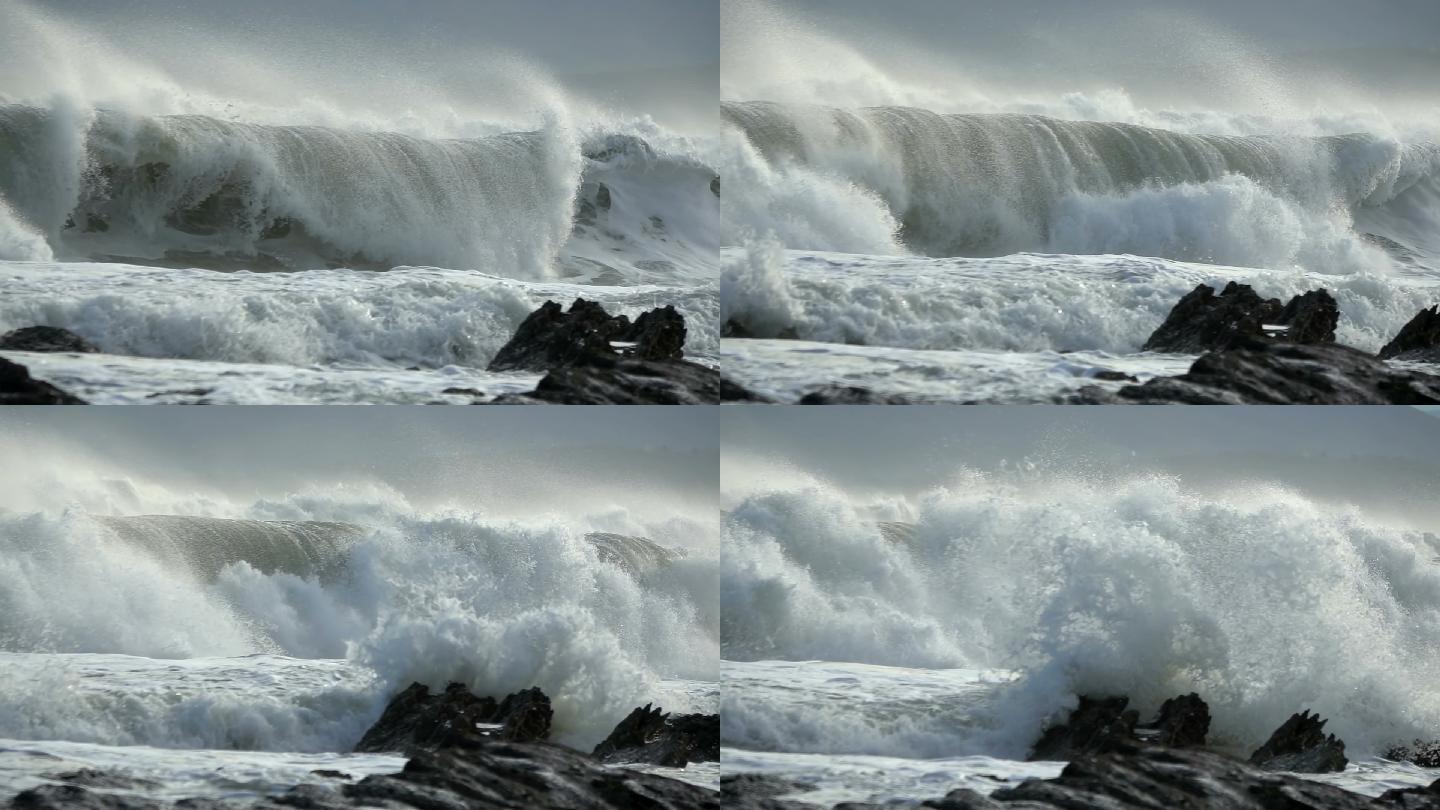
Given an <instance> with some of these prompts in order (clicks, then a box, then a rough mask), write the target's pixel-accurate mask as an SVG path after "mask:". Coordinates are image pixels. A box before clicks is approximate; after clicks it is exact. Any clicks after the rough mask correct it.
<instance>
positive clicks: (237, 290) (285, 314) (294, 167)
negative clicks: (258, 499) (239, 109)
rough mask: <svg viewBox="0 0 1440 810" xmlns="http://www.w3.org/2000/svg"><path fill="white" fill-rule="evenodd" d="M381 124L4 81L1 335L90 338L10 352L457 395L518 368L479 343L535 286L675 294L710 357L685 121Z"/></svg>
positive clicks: (193, 379)
mask: <svg viewBox="0 0 1440 810" xmlns="http://www.w3.org/2000/svg"><path fill="white" fill-rule="evenodd" d="M559 103H560V102H556V104H559ZM292 117H294V118H295V120H301V121H303V120H304V117H303V116H298V115H297V116H292ZM562 119H563V120H562ZM388 123H389V122H374V121H371V122H367V121H363V120H362V121H356V122H347V123H346V125H345V126H340V125H336V124H332V125H328V126H316V125H309V124H295V123H273V122H271V121H269V120H266V121H264V122H258V121H247V120H242V119H237V118H236V117H234V116H231V117H228V118H222V117H217V116H214V115H204V114H194V113H190V114H144V113H138V112H130V111H125V110H122V109H114V108H109V107H106V106H103V105H95V106H83V107H77V106H76V105H75V104H74V103H70V102H61V101H55V102H50V103H41V104H37V103H30V102H21V101H17V100H9V99H7V98H6V97H5V96H4V90H3V88H0V285H3V289H4V291H5V295H4V296H3V298H0V331H8V330H10V329H14V328H18V327H22V326H30V325H35V324H43V325H49V326H59V327H64V328H66V329H69V330H71V331H73V332H75V333H77V334H79V335H81V336H82V337H84V338H86V339H87V340H89V341H91V342H92V343H93V344H95V345H96V346H97V347H99V348H100V350H101V353H100V354H92V355H53V356H48V357H29V356H25V357H17V358H16V359H17V360H18V361H19V362H21V363H24V364H26V365H29V366H31V368H32V371H34V372H35V373H36V376H38V377H40V378H41V379H46V380H48V381H50V382H53V383H56V384H59V385H60V386H61V387H62V388H66V389H67V390H70V391H72V392H73V393H75V394H77V395H79V396H81V397H82V398H85V399H87V400H89V401H91V402H97V403H136V402H194V401H202V400H203V401H205V402H215V403H244V404H251V403H253V404H264V403H270V404H277V403H344V402H356V401H365V402H387V403H423V402H444V401H456V402H461V401H469V399H471V398H473V396H474V395H468V396H459V397H457V396H455V395H449V394H445V393H443V392H444V391H445V390H446V389H466V390H470V391H476V392H479V393H480V394H483V395H487V396H488V395H494V394H499V393H504V392H508V391H516V390H528V389H529V388H530V387H533V384H534V382H535V379H536V378H537V377H538V375H525V374H519V375H517V374H491V373H487V372H486V371H485V370H484V369H485V365H486V364H487V363H488V362H489V360H490V358H491V357H492V356H493V355H494V354H495V352H496V351H497V350H498V349H499V348H500V347H501V346H502V345H504V343H505V342H506V341H507V340H508V339H509V338H510V336H511V335H512V334H513V332H514V329H515V327H516V326H518V325H519V323H520V322H521V321H522V320H523V319H524V318H525V316H526V315H528V314H529V313H530V312H531V311H533V310H534V309H535V308H536V307H538V305H539V304H540V303H542V302H544V301H545V300H547V299H553V300H558V301H561V302H563V303H565V304H567V305H568V303H569V302H570V301H572V300H574V299H575V298H577V297H584V298H587V299H590V300H595V301H598V302H600V303H601V304H602V305H604V306H605V307H606V308H607V310H609V311H611V312H612V313H616V314H618V313H625V314H628V315H630V316H632V317H633V316H635V315H638V314H639V313H640V312H643V311H644V310H646V309H650V308H653V307H655V306H664V305H666V304H673V305H674V306H675V307H676V308H677V309H678V310H679V311H680V312H681V314H683V315H684V316H685V318H686V323H687V326H688V327H689V338H688V340H687V344H686V347H685V349H686V352H687V354H688V355H689V356H691V357H692V358H693V359H695V360H697V361H699V362H702V363H708V364H711V365H714V364H716V363H717V362H718V337H717V336H716V331H717V329H716V315H717V311H718V293H717V289H718V287H717V281H716V279H717V275H718V258H717V245H718V239H717V229H718V221H719V220H718V211H719V195H718V191H717V190H716V189H717V188H718V186H715V184H714V181H715V171H714V169H713V168H711V167H710V161H708V160H707V159H706V157H705V154H706V152H707V150H710V149H713V145H707V142H706V141H705V139H704V138H700V139H698V140H697V139H695V138H691V137H687V136H684V135H680V134H676V133H672V132H669V131H667V130H665V129H664V128H663V127H661V126H660V125H658V124H655V123H654V122H653V121H626V120H609V119H606V120H598V119H597V120H571V119H570V118H569V117H565V116H563V115H562V113H561V112H557V111H555V110H552V111H551V112H550V113H547V114H546V115H545V116H544V117H543V120H542V121H541V122H540V123H539V127H538V128H537V129H527V130H517V131H511V130H510V129H509V126H513V125H509V124H502V123H500V122H490V123H487V122H469V123H467V125H466V126H465V128H464V129H465V135H464V136H463V137H461V136H459V135H458V134H456V133H452V132H448V131H443V132H442V131H441V130H439V129H436V130H434V131H433V132H432V131H431V130H430V129H427V128H426V126H425V125H424V124H423V123H414V122H412V123H411V125H410V127H409V131H407V132H405V133H403V134H402V133H400V132H395V131H387V130H385V129H384V127H385V126H387V124H388Z"/></svg>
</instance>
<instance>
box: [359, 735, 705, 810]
mask: <svg viewBox="0 0 1440 810" xmlns="http://www.w3.org/2000/svg"><path fill="white" fill-rule="evenodd" d="M341 792H342V793H343V795H344V797H345V798H346V800H347V801H346V802H345V803H344V804H343V805H342V806H344V807H347V808H348V807H400V808H409V807H415V808H425V809H426V810H440V809H441V808H446V809H447V810H448V808H454V809H455V810H464V809H466V808H481V807H483V808H507V809H508V808H514V810H521V809H522V808H524V809H525V810H529V809H530V808H542V807H543V808H568V810H617V808H648V809H649V810H680V808H715V810H719V807H720V797H719V795H718V794H717V793H715V792H714V791H710V790H706V789H705V788H702V787H698V786H696V785H691V784H688V783H685V782H681V781H679V780H677V779H666V778H664V777H661V776H654V775H651V774H646V773H639V772H635V771H629V770H625V769H620V768H611V767H606V766H605V765H602V764H600V763H598V762H595V761H594V760H593V759H591V758H590V757H588V756H586V755H584V754H581V753H578V752H575V751H570V750H568V749H565V748H561V747H560V746H556V745H549V744H546V743H515V742H508V741H503V740H497V739H494V738H488V737H479V736H474V735H472V736H468V737H463V738H461V739H459V740H457V741H456V742H455V743H454V744H452V745H448V746H446V747H444V748H441V749H440V750H438V751H434V752H431V751H420V752H418V753H416V755H415V757H414V758H413V759H411V760H410V761H409V762H408V763H407V764H406V765H405V770H403V771H402V772H400V773H399V774H396V775H393V776H369V777H366V778H365V779H363V780H362V781H360V782H359V783H357V784H354V785H347V786H345V787H343V788H341Z"/></svg>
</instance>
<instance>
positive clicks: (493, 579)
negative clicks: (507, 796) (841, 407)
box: [0, 492, 719, 800]
mask: <svg viewBox="0 0 1440 810" xmlns="http://www.w3.org/2000/svg"><path fill="white" fill-rule="evenodd" d="M130 494H131V495H134V494H135V493H134V492H131V493H130ZM152 494H153V493H152ZM372 494H373V493H372ZM120 497H124V494H123V493H120ZM381 503H383V501H377V500H376V499H375V498H373V497H354V496H353V493H351V496H350V497H347V496H343V495H338V496H335V497H330V498H317V497H313V496H296V498H295V499H294V500H291V501H287V502H278V501H265V502H257V503H255V504H252V505H249V506H246V507H243V508H239V509H238V512H239V513H241V514H235V513H232V515H231V516H227V517H223V518H221V517H196V516H183V515H173V514H171V515H149V516H145V515H137V516H99V515H94V514H91V513H89V512H85V511H81V510H78V509H76V510H68V511H62V512H44V511H41V512H15V511H3V510H0V606H3V610H0V648H3V650H4V652H3V653H0V695H3V696H0V794H3V795H6V796H9V795H13V794H14V793H16V792H18V791H20V790H23V789H26V788H29V787H32V786H34V785H37V784H40V783H43V782H46V781H51V780H53V777H54V776H55V775H57V774H62V773H65V772H69V771H74V770H77V769H80V768H100V769H107V770H119V771H122V772H125V773H127V774H129V775H131V776H135V777H140V778H143V779H146V780H150V782H152V783H153V784H151V785H148V786H145V787H141V788H137V789H135V790H134V791H133V792H135V793H137V794H139V795H146V796H158V797H163V798H167V799H172V800H175V799H180V798H187V797H196V796H230V797H244V796H257V795H265V794H275V793H280V792H283V791H285V790H286V789H288V788H289V787H291V786H293V785H295V784H299V783H304V782H314V783H320V784H332V785H334V784H338V782H337V781H336V780H335V778H334V777H330V776H325V775H321V774H316V773H314V771H317V770H330V771H339V772H341V773H344V774H348V775H350V776H351V777H354V778H360V777H363V776H365V775H367V774H372V773H385V772H393V771H397V770H399V769H400V768H401V767H402V766H403V764H404V759H403V758H402V757H400V756H395V755H388V754H383V755H382V754H353V753H349V752H350V751H351V749H352V748H353V747H354V745H355V743H356V742H357V741H358V740H359V739H360V737H361V735H363V733H364V732H365V730H366V729H367V728H368V727H369V726H370V725H371V724H373V723H374V721H375V720H376V719H377V718H378V717H379V714H380V712H381V710H382V709H383V708H384V705H385V703H386V701H387V700H388V699H389V698H390V697H391V696H392V695H393V694H394V693H395V692H396V691H398V690H399V689H402V688H404V687H405V686H407V685H409V684H410V683H411V682H414V681H421V682H424V683H426V684H428V685H430V686H431V687H432V688H440V687H443V686H444V685H445V684H446V683H447V682H450V681H460V682H463V683H465V684H467V685H468V686H469V687H470V688H471V689H472V690H473V691H475V692H476V693H478V694H483V695H503V694H508V693H510V692H513V691H516V690H518V689H521V688H527V687H529V686H532V685H535V686H539V687H540V688H541V689H542V690H544V691H545V692H546V693H547V694H548V695H549V696H550V698H551V700H552V705H553V708H554V711H555V720H554V728H553V731H552V737H551V739H552V740H553V741H556V742H559V743H561V744H565V745H570V746H572V747H575V748H578V749H581V750H587V751H588V750H589V749H590V748H591V747H593V746H594V744H595V743H597V742H599V741H600V740H601V739H603V738H604V737H605V735H607V734H608V733H609V731H610V729H611V728H613V727H614V725H615V723H617V722H618V721H619V720H620V719H621V718H622V717H624V716H625V715H626V714H628V713H629V711H630V710H631V709H633V708H634V707H635V706H637V705H643V704H645V703H647V702H651V701H654V702H655V703H657V704H658V705H660V706H663V707H664V708H665V709H666V710H667V711H679V712H687V711H703V712H707V713H713V712H715V711H716V707H717V704H718V701H719V690H718V683H717V676H716V674H715V666H716V665H715V652H714V650H715V637H716V636H715V634H716V632H717V630H716V627H715V622H716V621H717V620H718V618H717V616H716V613H715V608H714V606H713V605H709V604H707V603H706V602H705V601H704V596H703V594H707V593H708V594H710V595H711V596H712V597H713V586H711V587H710V588H706V587H703V584H704V582H705V580H706V578H707V577H708V578H709V579H710V580H712V581H713V579H714V577H715V565H716V563H715V560H714V558H713V555H712V556H709V557H707V556H706V554H705V553H703V552H698V551H695V550H690V551H688V552H683V553H681V554H680V555H679V556H674V557H672V556H671V555H666V554H659V555H657V554H655V553H652V550H653V547H652V546H650V545H647V544H644V543H634V542H627V541H624V540H618V539H616V538H617V536H616V535H607V536H606V537H607V538H608V539H602V540H597V539H595V536H592V535H590V534H589V533H588V532H586V531H584V530H583V528H576V527H573V526H567V525H564V524H560V523H556V522H548V523H547V522H543V521H541V522H536V523H530V524H526V523H522V522H517V521H513V520H496V519H493V518H486V517H484V516H481V515H478V514H466V513H457V512H446V513H444V514H425V513H421V512H418V511H416V510H413V509H406V508H400V507H397V506H394V505H393V504H391V505H390V506H384V505H380V504H381ZM212 505H213V504H212ZM697 583H698V584H699V585H700V587H698V588H697V587H696V586H697ZM650 770H652V771H654V772H657V773H661V774H664V775H667V776H671V777H673V778H679V779H685V780H688V781H691V782H695V783H698V784H702V785H708V786H711V787H714V786H716V785H718V780H719V767H718V765H717V764H715V763H705V764H703V765H700V766H696V767H690V768H685V769H673V768H671V769H667V768H650ZM122 792H124V791H122Z"/></svg>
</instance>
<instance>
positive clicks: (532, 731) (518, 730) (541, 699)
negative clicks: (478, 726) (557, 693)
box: [451, 684, 555, 742]
mask: <svg viewBox="0 0 1440 810" xmlns="http://www.w3.org/2000/svg"><path fill="white" fill-rule="evenodd" d="M456 685H457V684H451V686H456ZM461 688H462V689H463V688H464V687H461ZM554 716H555V713H554V712H553V711H551V709H550V698H549V697H547V696H546V695H545V693H544V692H541V691H540V689H539V688H538V687H534V686H532V687H530V688H529V689H522V690H520V691H519V692H516V693H515V694H513V695H507V696H506V697H505V699H504V700H502V701H500V705H499V707H497V708H496V709H495V714H494V716H493V717H492V718H491V720H490V721H489V722H491V723H499V724H500V725H501V728H500V737H501V738H502V739H506V740H514V741H516V742H538V741H540V740H544V739H548V738H549V737H550V721H551V719H553V718H554Z"/></svg>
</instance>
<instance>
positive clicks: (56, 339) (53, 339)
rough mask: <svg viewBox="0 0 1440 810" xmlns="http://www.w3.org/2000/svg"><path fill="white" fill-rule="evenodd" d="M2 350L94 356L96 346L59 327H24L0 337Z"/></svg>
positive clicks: (96, 349)
mask: <svg viewBox="0 0 1440 810" xmlns="http://www.w3.org/2000/svg"><path fill="white" fill-rule="evenodd" d="M0 349H8V350H10V351H12V352H76V353H81V354H93V353H95V352H98V351H100V350H99V349H98V348H96V346H95V344H93V343H91V342H90V341H88V340H86V339H85V338H82V337H80V336H79V335H77V334H75V333H74V332H71V331H70V330H69V329H61V328H60V327H58V326H24V327H21V328H19V329H12V330H10V331H9V332H6V333H5V334H3V335H0Z"/></svg>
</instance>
